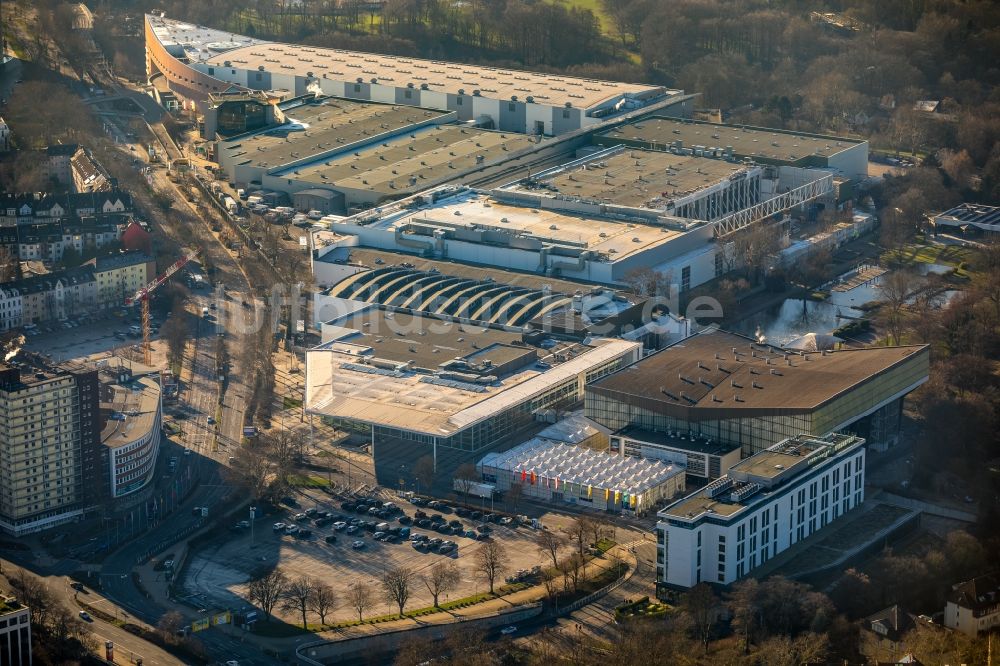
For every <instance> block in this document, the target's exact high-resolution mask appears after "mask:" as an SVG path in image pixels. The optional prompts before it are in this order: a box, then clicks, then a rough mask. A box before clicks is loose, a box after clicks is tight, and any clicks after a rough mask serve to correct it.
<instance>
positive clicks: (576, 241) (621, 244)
mask: <svg viewBox="0 0 1000 666" xmlns="http://www.w3.org/2000/svg"><path fill="white" fill-rule="evenodd" d="M410 224H415V225H422V226H441V227H446V228H455V229H468V230H479V231H482V230H492V231H495V232H497V233H498V234H503V235H509V236H515V235H516V236H519V237H521V238H530V239H538V240H539V241H543V242H546V243H551V244H554V245H562V246H567V247H572V248H576V249H580V250H590V251H593V252H598V253H601V254H603V255H604V256H605V257H606V260H607V261H610V262H614V261H620V260H622V259H624V258H625V257H628V256H631V255H634V254H636V253H639V252H644V251H647V250H650V249H652V248H654V247H658V246H660V245H663V244H665V243H668V242H670V241H671V240H672V239H674V238H678V237H680V236H681V235H682V232H679V231H675V230H672V229H669V228H667V227H665V226H653V225H646V224H632V223H628V222H623V221H621V220H615V219H612V218H611V217H599V216H595V215H590V214H577V213H572V212H565V211H560V210H554V209H551V208H527V207H524V206H515V205H511V204H507V203H503V202H502V201H499V200H497V199H496V198H494V197H492V196H491V195H489V194H487V193H483V192H479V191H476V190H464V191H461V192H458V193H457V194H454V195H452V196H449V197H442V198H441V199H439V200H438V201H436V202H434V203H433V204H430V205H425V206H423V207H421V208H399V209H392V210H387V211H384V212H383V216H382V217H381V219H379V220H378V221H376V222H373V223H372V224H371V226H372V227H373V228H379V229H403V228H406V227H407V226H408V225H410Z"/></svg>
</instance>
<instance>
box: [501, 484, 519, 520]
mask: <svg viewBox="0 0 1000 666" xmlns="http://www.w3.org/2000/svg"><path fill="white" fill-rule="evenodd" d="M523 496H524V486H522V485H521V484H520V483H514V484H511V486H510V488H508V489H507V492H506V493H504V501H505V502H507V506H508V508H509V509H510V511H511V513H517V505H518V504H519V503H520V501H521V497H523Z"/></svg>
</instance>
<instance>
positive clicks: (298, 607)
mask: <svg viewBox="0 0 1000 666" xmlns="http://www.w3.org/2000/svg"><path fill="white" fill-rule="evenodd" d="M312 598H313V581H311V580H309V579H308V578H306V577H304V576H300V577H299V578H296V579H295V580H292V581H290V582H289V583H288V585H287V586H286V587H285V591H284V594H282V597H281V608H282V610H286V611H297V612H298V613H300V614H301V616H302V628H303V629H308V628H309V623H308V621H307V620H306V612H307V611H308V610H309V609H310V607H311V606H312Z"/></svg>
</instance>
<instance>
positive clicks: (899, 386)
mask: <svg viewBox="0 0 1000 666" xmlns="http://www.w3.org/2000/svg"><path fill="white" fill-rule="evenodd" d="M928 363H929V355H928V354H927V353H926V352H923V353H919V354H915V355H913V356H911V357H910V358H909V359H907V360H906V361H905V362H903V363H900V364H899V365H897V366H895V367H893V368H890V369H889V370H886V371H885V372H883V373H881V374H879V375H877V376H875V377H872V378H871V379H869V380H867V381H864V382H862V383H861V384H859V385H857V386H855V387H853V388H851V389H850V390H849V391H845V392H843V393H842V394H841V395H839V396H837V397H834V398H833V399H831V400H829V401H827V402H826V403H825V404H823V405H821V406H819V407H817V408H816V409H814V410H812V411H811V412H804V413H801V414H789V413H785V414H772V415H758V416H746V417H741V416H739V414H740V410H737V409H734V410H732V411H731V414H732V416H731V417H730V418H721V419H720V418H717V419H705V420H686V419H683V418H678V417H675V416H672V415H669V414H666V413H664V412H662V411H657V410H655V408H651V407H654V406H655V404H656V403H655V402H653V401H651V400H647V399H645V397H644V396H631V395H628V394H625V393H615V394H611V392H605V391H595V390H588V391H587V393H586V396H585V404H584V408H585V413H586V415H587V416H588V417H589V418H591V419H593V420H594V421H596V422H598V423H600V424H601V425H603V426H605V427H606V428H609V429H610V430H612V431H618V430H621V429H622V428H626V427H638V428H642V429H645V430H651V431H653V432H669V431H675V432H676V431H679V432H683V433H688V432H690V433H694V434H696V435H699V436H705V437H708V438H709V439H711V440H713V441H716V442H720V443H724V444H733V445H739V446H741V447H742V449H743V455H744V456H749V455H752V454H754V453H758V452H760V451H763V450H764V449H766V448H767V447H769V446H771V445H772V444H776V443H778V442H780V441H781V440H783V439H787V438H789V437H794V436H796V435H799V434H810V435H814V436H822V435H825V434H826V433H828V432H831V431H833V430H838V429H844V428H846V427H847V426H848V425H849V424H851V423H853V422H855V421H859V420H860V419H861V415H862V414H865V413H866V412H869V411H870V410H871V409H872V408H873V407H875V406H876V405H880V404H882V403H884V402H886V401H887V400H890V398H892V397H893V396H896V395H898V394H900V393H902V392H903V391H905V390H906V389H908V388H910V387H912V386H914V385H916V384H917V383H919V382H920V381H922V380H924V379H926V378H927V374H928V370H929V367H928ZM894 404H896V400H891V401H890V403H889V405H887V406H886V407H884V408H882V409H887V410H888V413H885V414H881V415H879V416H878V417H877V418H875V419H873V420H872V423H871V424H870V425H866V428H870V429H874V430H876V431H877V432H876V433H875V434H877V435H878V439H879V441H884V440H886V439H888V438H892V437H895V432H896V430H897V429H898V418H891V416H892V410H893V409H897V411H898V408H894V407H893V405H894ZM780 408H781V405H775V406H774V408H773V409H768V410H767V411H775V412H777V411H778V410H779V409H780ZM713 411H716V412H717V411H718V410H713ZM746 411H748V412H749V411H750V410H746ZM759 411H765V410H759ZM880 411H881V410H880ZM697 412H698V409H697V408H692V409H691V410H690V413H691V414H694V415H696V414H697ZM865 434H872V433H868V432H866V433H865Z"/></svg>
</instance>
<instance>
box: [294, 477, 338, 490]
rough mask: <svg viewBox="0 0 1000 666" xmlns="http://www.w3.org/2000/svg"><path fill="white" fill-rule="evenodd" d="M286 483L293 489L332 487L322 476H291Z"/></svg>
mask: <svg viewBox="0 0 1000 666" xmlns="http://www.w3.org/2000/svg"><path fill="white" fill-rule="evenodd" d="M286 481H287V482H288V485H290V486H291V487H293V488H324V487H326V486H328V485H330V482H329V481H327V480H326V479H324V478H323V477H322V476H315V475H312V474H309V475H306V474H289V475H288V478H287V479H286Z"/></svg>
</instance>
